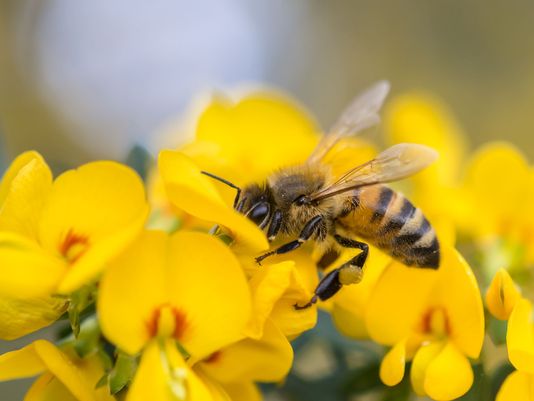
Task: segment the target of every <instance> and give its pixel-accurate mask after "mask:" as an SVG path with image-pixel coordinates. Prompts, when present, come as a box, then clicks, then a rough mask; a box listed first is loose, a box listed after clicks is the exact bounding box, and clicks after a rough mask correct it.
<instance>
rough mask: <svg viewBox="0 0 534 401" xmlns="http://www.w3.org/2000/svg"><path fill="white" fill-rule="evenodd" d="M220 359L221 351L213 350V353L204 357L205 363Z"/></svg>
mask: <svg viewBox="0 0 534 401" xmlns="http://www.w3.org/2000/svg"><path fill="white" fill-rule="evenodd" d="M220 359H221V351H215V352H214V353H213V354H211V355H210V356H208V357H207V358H206V359H204V362H206V363H216V362H217V361H219V360H220Z"/></svg>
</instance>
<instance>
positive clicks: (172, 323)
mask: <svg viewBox="0 0 534 401" xmlns="http://www.w3.org/2000/svg"><path fill="white" fill-rule="evenodd" d="M146 327H147V330H148V335H149V336H150V337H161V338H169V337H173V338H175V339H177V340H179V339H180V338H181V337H182V335H183V334H184V331H185V329H186V327H187V319H186V316H185V314H184V313H183V312H182V311H181V310H179V309H177V308H175V307H172V306H170V305H162V306H160V307H158V308H156V309H154V311H153V312H152V316H151V317H150V319H149V320H148V321H147V323H146Z"/></svg>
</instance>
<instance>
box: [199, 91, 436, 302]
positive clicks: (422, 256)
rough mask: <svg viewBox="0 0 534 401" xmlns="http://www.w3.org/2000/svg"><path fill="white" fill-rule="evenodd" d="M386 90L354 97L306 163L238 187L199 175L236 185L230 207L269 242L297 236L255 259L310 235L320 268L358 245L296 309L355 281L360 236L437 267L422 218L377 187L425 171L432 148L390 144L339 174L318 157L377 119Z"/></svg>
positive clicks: (365, 249) (364, 250)
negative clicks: (281, 236) (318, 249)
mask: <svg viewBox="0 0 534 401" xmlns="http://www.w3.org/2000/svg"><path fill="white" fill-rule="evenodd" d="M388 92H389V84H388V83H387V82H385V81H382V82H378V83H377V84H375V85H373V86H372V87H371V88H369V89H368V90H366V91H365V92H363V93H362V94H361V95H359V96H357V97H356V98H355V99H354V100H353V102H352V103H351V104H350V105H349V106H348V108H347V109H346V110H345V111H344V112H343V113H342V114H341V116H340V117H339V119H338V121H337V122H336V123H335V124H334V126H333V127H332V128H331V129H330V130H329V131H328V133H327V134H325V135H324V136H323V137H322V139H321V140H320V142H319V144H318V145H317V147H316V148H315V150H314V151H313V152H312V154H311V155H310V156H309V158H308V159H307V160H306V162H305V163H303V164H301V165H297V166H292V167H287V168H282V169H280V170H279V171H277V172H275V173H273V174H271V175H270V176H269V177H268V178H267V180H266V181H265V182H264V183H262V184H258V183H253V184H250V185H248V186H246V187H245V188H244V189H243V190H241V189H240V188H238V187H237V186H235V185H233V184H231V183H230V182H228V181H226V180H224V179H222V178H220V177H217V176H214V175H213V174H210V173H207V172H204V174H207V175H209V176H211V177H213V178H215V179H218V180H220V181H223V182H225V183H226V184H228V185H230V186H232V187H233V188H235V189H237V196H236V198H235V200H234V208H235V209H236V210H237V211H239V212H241V213H243V214H245V215H246V216H247V217H248V218H249V219H250V220H252V221H253V222H254V223H255V224H257V225H258V226H259V227H260V228H261V229H264V230H266V232H267V237H268V239H269V241H273V240H274V239H275V238H276V237H277V235H279V234H280V233H283V234H285V235H286V236H289V237H293V238H296V239H294V240H292V241H290V242H287V243H285V244H283V245H281V246H280V247H277V248H276V249H274V250H272V251H270V252H267V253H265V254H263V255H261V256H258V257H257V258H256V261H257V262H258V264H261V261H262V260H264V259H265V258H267V257H269V256H271V255H275V254H284V253H288V252H291V251H293V250H295V249H297V248H299V247H300V246H301V245H302V244H304V243H305V242H307V241H310V240H312V241H314V242H315V244H316V245H318V246H320V247H321V249H322V250H323V251H324V254H323V257H322V258H321V259H320V260H319V262H318V266H319V267H322V268H324V267H326V266H328V265H329V264H330V263H331V262H332V261H333V260H335V259H336V258H337V257H338V256H339V254H340V250H341V248H355V249H357V250H360V252H359V253H358V254H357V255H356V256H354V257H353V258H351V259H350V260H348V261H346V262H345V263H343V264H341V265H340V266H339V267H337V268H335V269H334V270H332V271H331V272H330V273H328V274H327V275H325V276H324V277H323V278H322V279H321V280H320V282H319V284H318V286H317V288H316V289H315V291H314V295H313V297H312V298H311V299H310V301H309V302H308V303H306V304H304V305H295V308H296V309H304V308H308V307H310V306H311V305H313V304H314V303H316V302H317V301H318V300H321V301H324V300H327V299H329V298H330V297H332V296H333V295H334V294H336V293H337V292H338V291H339V290H340V289H341V287H342V286H343V285H349V284H354V283H357V282H359V281H360V280H361V279H362V274H363V267H364V264H365V261H366V259H367V256H368V253H369V246H368V244H367V243H366V242H364V241H367V242H369V243H370V244H372V245H374V246H376V247H377V248H379V249H381V250H382V251H384V252H386V253H387V254H389V255H390V256H392V257H393V258H394V259H396V260H398V261H400V262H402V263H403V264H405V265H408V266H415V267H419V268H430V269H437V268H438V267H439V263H440V246H439V242H438V239H437V236H436V232H435V231H434V229H433V228H432V226H431V225H430V223H429V222H428V220H427V219H426V217H425V216H424V215H423V213H422V212H421V210H420V209H418V208H417V207H415V206H414V205H413V204H412V203H411V202H410V201H409V200H408V199H406V198H405V197H404V196H403V195H402V194H401V193H399V192H396V191H394V190H392V189H391V188H389V187H388V186H386V185H384V184H385V183H388V182H392V181H396V180H399V179H402V178H405V177H407V176H410V175H412V174H414V173H416V172H418V171H420V170H422V169H424V168H425V167H427V166H428V165H429V164H431V163H432V162H433V161H434V160H435V159H436V158H437V153H436V151H434V150H433V149H431V148H429V147H426V146H423V145H418V144H409V143H403V144H398V145H394V146H392V147H390V148H388V149H386V150H385V151H383V152H382V153H380V154H378V156H376V158H374V159H373V160H370V161H368V162H366V163H364V164H361V165H358V166H355V167H354V168H352V169H349V170H348V171H346V172H345V173H344V174H342V175H341V176H339V177H334V176H333V174H332V168H331V165H329V164H327V163H326V162H325V161H324V159H325V156H326V154H328V153H329V152H330V151H331V150H332V149H333V147H334V145H336V144H337V143H338V142H339V141H340V140H341V139H342V138H345V137H347V136H351V135H354V134H357V133H359V132H361V131H362V130H364V129H366V128H369V127H371V126H373V125H375V124H377V123H378V122H379V121H380V118H379V115H378V112H379V110H380V108H381V106H382V104H383V102H384V100H385V98H386V96H387V94H388ZM334 159H335V155H334ZM330 160H332V159H330ZM362 240H363V241H362Z"/></svg>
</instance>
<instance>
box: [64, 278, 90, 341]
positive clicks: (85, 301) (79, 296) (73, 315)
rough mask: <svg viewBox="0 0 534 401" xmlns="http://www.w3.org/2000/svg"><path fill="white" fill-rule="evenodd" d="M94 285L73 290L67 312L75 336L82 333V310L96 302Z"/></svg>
mask: <svg viewBox="0 0 534 401" xmlns="http://www.w3.org/2000/svg"><path fill="white" fill-rule="evenodd" d="M94 291H95V287H94V285H91V286H85V287H82V288H80V289H79V290H78V291H76V292H73V293H72V294H71V296H70V302H69V307H68V310H67V313H68V315H69V322H70V327H71V329H72V332H73V333H74V337H76V338H77V337H78V335H79V334H80V321H81V314H82V312H83V311H84V310H85V309H86V308H87V307H88V306H89V305H91V304H92V303H93V302H94V296H93V295H94Z"/></svg>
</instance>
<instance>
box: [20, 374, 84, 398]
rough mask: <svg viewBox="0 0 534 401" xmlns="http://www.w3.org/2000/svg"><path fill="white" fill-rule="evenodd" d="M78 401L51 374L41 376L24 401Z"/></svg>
mask: <svg viewBox="0 0 534 401" xmlns="http://www.w3.org/2000/svg"><path fill="white" fill-rule="evenodd" d="M57 400H61V401H78V399H77V398H76V397H74V396H73V395H72V394H71V392H70V391H69V390H68V389H67V387H65V385H64V384H63V383H61V381H59V380H58V379H57V378H56V377H54V375H52V374H51V373H48V372H47V373H45V374H43V375H41V376H40V377H39V378H37V380H36V381H35V382H33V384H32V385H31V387H30V389H29V390H28V392H27V393H26V396H25V397H24V401H57Z"/></svg>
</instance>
